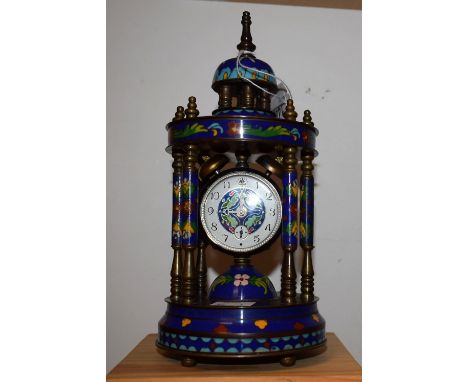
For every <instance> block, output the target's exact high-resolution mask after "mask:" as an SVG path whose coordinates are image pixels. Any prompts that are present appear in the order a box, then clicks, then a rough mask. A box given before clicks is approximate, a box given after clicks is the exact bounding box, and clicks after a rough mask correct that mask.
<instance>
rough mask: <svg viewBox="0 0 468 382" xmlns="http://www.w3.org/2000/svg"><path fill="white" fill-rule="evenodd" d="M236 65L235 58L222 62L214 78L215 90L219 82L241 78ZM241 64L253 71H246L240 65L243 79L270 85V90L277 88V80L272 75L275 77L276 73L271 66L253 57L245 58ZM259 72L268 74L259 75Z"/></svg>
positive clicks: (241, 60)
mask: <svg viewBox="0 0 468 382" xmlns="http://www.w3.org/2000/svg"><path fill="white" fill-rule="evenodd" d="M236 63H237V57H234V58H230V59H229V60H226V61H224V62H222V63H221V64H220V65H219V66H218V68H217V69H216V71H215V74H214V77H213V88H215V87H216V84H217V83H218V81H224V80H236V79H238V78H240V75H239V73H238V72H237V68H236ZM240 63H241V64H242V65H244V66H247V67H249V68H252V69H253V70H250V69H244V68H242V67H241V66H240V65H239V71H240V72H241V74H242V75H243V77H245V78H248V79H250V80H255V81H256V82H263V83H265V84H267V85H269V87H270V88H271V87H274V88H276V86H277V84H276V79H275V77H272V75H274V74H275V73H274V72H273V69H272V68H271V66H270V65H268V64H267V63H266V62H265V61H262V60H259V59H258V58H255V57H253V56H243V57H242V58H241V59H240ZM255 69H256V70H255ZM257 70H260V71H262V72H265V73H267V74H263V73H258V72H257Z"/></svg>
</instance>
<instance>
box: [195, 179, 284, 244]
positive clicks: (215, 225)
mask: <svg viewBox="0 0 468 382" xmlns="http://www.w3.org/2000/svg"><path fill="white" fill-rule="evenodd" d="M200 206H201V208H200V216H201V222H202V225H203V228H204V229H205V232H206V234H207V236H208V238H209V239H210V240H211V241H212V242H213V243H215V244H217V245H218V246H220V247H221V248H224V249H227V250H229V251H232V252H249V251H253V250H255V249H257V248H260V247H261V246H263V245H265V244H266V243H267V242H268V241H270V240H271V239H272V238H273V236H274V235H275V234H276V232H277V231H278V229H279V227H280V224H281V198H280V195H279V194H278V191H276V188H275V187H274V186H273V185H272V184H271V183H270V181H268V180H267V179H266V178H264V177H263V176H260V175H257V174H256V173H252V172H248V171H235V172H231V173H229V174H226V175H224V176H222V177H220V178H219V179H217V180H216V181H215V182H214V183H213V184H212V185H211V186H210V187H209V188H208V190H207V191H206V192H205V194H204V195H203V199H202V201H201V204H200Z"/></svg>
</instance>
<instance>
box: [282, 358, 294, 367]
mask: <svg viewBox="0 0 468 382" xmlns="http://www.w3.org/2000/svg"><path fill="white" fill-rule="evenodd" d="M295 363H296V357H283V358H281V359H280V364H281V365H282V366H286V367H289V366H294V364H295Z"/></svg>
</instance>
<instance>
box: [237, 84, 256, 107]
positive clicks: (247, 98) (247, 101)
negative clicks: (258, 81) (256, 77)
mask: <svg viewBox="0 0 468 382" xmlns="http://www.w3.org/2000/svg"><path fill="white" fill-rule="evenodd" d="M240 101H241V102H240V106H242V107H248V108H252V107H253V106H254V91H253V88H252V85H250V84H243V85H242V90H241V97H240Z"/></svg>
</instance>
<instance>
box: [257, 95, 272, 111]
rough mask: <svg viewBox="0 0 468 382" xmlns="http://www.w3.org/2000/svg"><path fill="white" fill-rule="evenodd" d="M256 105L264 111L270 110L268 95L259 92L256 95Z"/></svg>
mask: <svg viewBox="0 0 468 382" xmlns="http://www.w3.org/2000/svg"><path fill="white" fill-rule="evenodd" d="M258 107H259V108H260V109H262V110H265V111H270V95H269V94H268V93H265V92H263V91H262V92H261V93H260V94H259V96H258Z"/></svg>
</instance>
